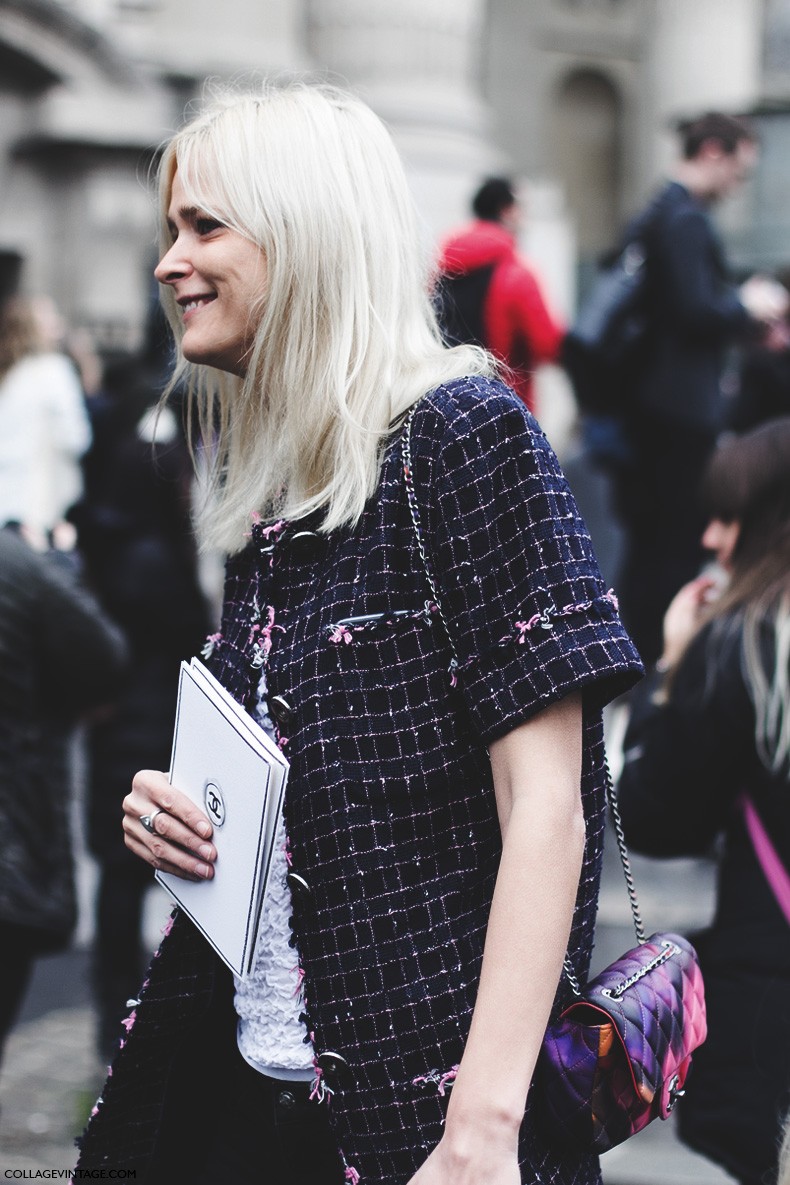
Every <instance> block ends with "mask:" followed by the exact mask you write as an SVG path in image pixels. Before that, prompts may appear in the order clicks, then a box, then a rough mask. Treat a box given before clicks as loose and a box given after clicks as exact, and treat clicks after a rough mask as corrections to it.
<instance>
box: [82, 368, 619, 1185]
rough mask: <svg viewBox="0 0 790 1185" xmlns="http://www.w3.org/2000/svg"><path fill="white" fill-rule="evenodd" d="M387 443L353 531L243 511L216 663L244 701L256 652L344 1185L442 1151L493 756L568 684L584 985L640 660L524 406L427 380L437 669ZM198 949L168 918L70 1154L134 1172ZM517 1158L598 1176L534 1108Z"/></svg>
mask: <svg viewBox="0 0 790 1185" xmlns="http://www.w3.org/2000/svg"><path fill="white" fill-rule="evenodd" d="M401 443H402V442H401V440H400V437H399V435H396V436H395V437H394V439H393V442H392V444H391V445H390V447H389V449H388V451H387V454H386V457H385V459H384V464H383V470H382V476H381V482H380V486H379V489H378V490H377V492H376V494H375V496H374V497H373V498H372V499H371V500H370V502H369V503H368V505H367V507H366V509H365V512H364V515H363V518H362V520H361V522H360V523H359V525H358V526H357V527H356V528H355V529H354V530H353V531H339V532H336V533H333V534H331V535H328V536H327V535H321V534H320V533H316V532H315V531H314V530H313V529H312V528H314V527H315V526H316V525H317V524H315V523H310V522H307V521H304V520H303V521H301V522H299V523H294V524H274V525H271V526H268V527H267V526H264V525H263V524H260V523H256V524H255V525H254V526H253V528H252V533H251V540H250V543H249V545H248V546H247V547H246V548H245V550H244V551H242V552H241V553H239V554H238V555H237V556H235V557H233V558H232V559H231V560H230V561H229V563H228V569H227V581H226V590H225V603H224V612H223V620H222V626H221V632H220V634H219V635H218V636H216V637H215V639H214V641H213V654H212V656H211V664H212V667H213V670H214V672H215V674H217V676H218V677H219V678H220V679H221V680H222V682H223V683H224V684H225V686H226V687H227V688H228V689H229V690H230V691H231V693H232V694H233V695H234V696H235V697H236V698H237V699H238V700H239V701H240V702H243V703H246V704H248V705H249V706H250V707H251V706H252V703H253V699H254V692H255V688H256V686H257V683H258V681H259V676H260V668H261V666H262V665H263V664H265V668H266V676H267V685H268V691H269V705H270V708H271V710H272V712H273V714H274V716H275V718H276V719H277V721H278V728H279V732H280V741H281V744H282V745H283V746H284V749H285V752H286V753H287V755H288V757H289V759H290V761H291V774H290V780H289V786H288V794H287V802H286V824H287V831H288V837H289V845H290V856H291V861H292V866H291V870H292V873H294V874H296V876H295V877H294V878H292V879H293V881H294V889H297V888H298V889H299V892H296V891H294V892H293V894H292V895H293V901H294V921H293V925H294V944H295V945H296V946H297V947H298V953H299V959H300V963H301V966H302V967H303V968H304V971H305V980H304V989H305V1016H306V1021H307V1028H308V1030H309V1032H310V1033H311V1034H312V1035H313V1044H314V1048H315V1051H316V1055H317V1062H318V1069H319V1070H320V1072H321V1078H322V1081H323V1082H324V1083H325V1084H326V1085H327V1086H329V1087H330V1088H331V1090H332V1091H333V1092H334V1093H333V1095H332V1098H331V1105H330V1117H331V1120H332V1123H333V1126H334V1129H335V1132H336V1135H337V1138H338V1145H339V1147H340V1149H341V1151H342V1155H343V1158H344V1162H345V1165H346V1175H347V1178H348V1180H350V1181H352V1182H356V1181H357V1180H359V1181H361V1182H370V1183H373V1182H376V1183H377V1185H405V1183H406V1182H407V1181H408V1180H409V1178H410V1177H411V1175H412V1174H413V1173H414V1172H415V1171H416V1169H417V1167H418V1166H419V1164H420V1163H421V1162H422V1161H423V1160H424V1158H425V1156H426V1155H427V1154H428V1152H429V1151H430V1149H431V1148H432V1147H433V1146H434V1145H435V1144H436V1143H437V1142H438V1140H439V1138H440V1137H441V1134H442V1124H443V1119H444V1113H445V1107H446V1102H447V1098H446V1092H447V1088H448V1086H449V1084H450V1083H451V1082H452V1078H453V1075H454V1069H455V1067H457V1064H458V1062H459V1061H460V1058H461V1055H462V1052H463V1047H464V1041H465V1038H466V1035H467V1031H468V1027H469V1022H470V1018H471V1012H472V1008H473V1005H474V1001H475V994H476V990H477V984H478V979H479V972H480V963H481V958H482V950H483V941H484V937H485V928H486V921H487V916H488V910H489V906H490V902H491V896H492V891H493V886H494V880H495V877H496V872H497V865H498V860H499V855H500V834H499V827H498V823H497V814H496V805H495V800H494V793H493V786H492V778H491V770H490V764H489V761H488V755H487V746H488V745H489V744H490V742H491V741H493V740H494V739H495V738H497V737H499V736H502V735H503V734H505V733H506V732H508V731H509V730H511V729H513V728H515V727H516V726H517V725H519V724H521V723H522V722H524V721H526V720H528V719H529V718H530V717H531V716H533V715H534V714H535V713H536V712H539V711H540V710H541V709H543V708H545V707H546V706H547V705H549V704H551V703H552V702H554V701H556V700H558V699H559V698H561V697H563V696H565V695H567V694H568V693H569V692H571V691H573V690H574V689H578V688H582V689H583V691H584V758H583V799H584V809H585V815H586V820H587V843H586V852H585V859H584V867H583V872H582V877H581V881H580V885H579V891H578V900H577V906H576V913H575V918H574V923H573V931H572V937H571V944H570V953H571V957H572V960H573V963H574V966H575V969H576V971H577V973H578V974H579V975H580V976H582V977H583V976H584V975H585V974H586V972H587V968H588V963H589V957H590V952H591V948H592V939H593V927H594V920H595V911H596V900H597V894H598V885H599V877H600V865H601V855H602V843H603V825H604V752H603V739H602V727H601V708H602V706H603V704H604V703H606V702H607V701H608V700H609V699H610V698H612V697H614V696H616V695H618V694H619V693H621V692H622V691H624V690H626V689H627V688H628V687H629V686H631V684H632V683H633V682H634V681H635V680H636V678H637V677H638V675H639V673H640V671H641V666H640V662H639V658H638V656H637V654H636V652H635V650H634V648H633V646H632V645H631V643H630V641H629V639H628V637H627V636H626V634H625V633H624V631H623V628H622V625H621V624H620V621H619V618H618V616H617V609H616V603H615V601H614V597H613V596H612V594H611V593H609V592H608V591H607V589H606V587H605V585H604V584H603V583H602V580H601V576H600V573H599V571H598V567H597V564H596V561H595V559H594V556H593V552H592V547H591V544H590V540H589V537H588V535H587V531H586V529H585V527H584V524H583V523H582V521H581V519H580V517H579V514H578V511H577V509H576V506H575V503H574V500H573V497H572V495H571V493H570V491H569V489H568V486H567V484H566V482H565V479H564V477H563V476H562V474H561V472H560V470H559V467H558V465H557V461H556V458H555V456H554V454H553V452H552V450H551V448H550V446H549V445H548V443H547V441H546V439H545V437H544V436H543V434H542V433H541V432H540V430H539V428H538V427H537V425H536V424H535V421H534V420H533V419H532V418H531V417H530V415H529V413H528V412H527V411H526V409H525V408H524V405H523V404H522V403H521V401H520V400H519V399H517V398H516V397H515V396H514V395H513V394H512V392H510V391H509V390H508V389H507V388H506V387H504V386H503V385H502V384H500V383H498V382H494V381H491V380H487V379H483V378H472V379H465V380H458V381H455V382H452V383H448V384H447V385H445V386H443V387H440V388H438V389H437V390H435V391H432V392H431V393H429V394H428V395H427V396H425V397H424V399H423V400H422V401H421V402H420V404H419V407H418V409H417V411H416V413H415V415H414V419H413V426H412V457H413V480H414V487H415V490H416V493H417V499H418V503H419V507H420V516H421V521H422V529H423V534H424V538H425V540H426V541H427V542H428V546H429V550H430V562H431V564H432V567H433V569H434V571H435V574H436V577H437V580H438V584H439V586H440V589H441V592H440V597H441V600H442V608H443V611H444V615H445V618H446V619H447V622H448V623H449V628H450V632H451V634H452V636H453V644H454V649H455V651H456V653H457V656H458V660H459V663H458V668H457V670H456V669H452V670H451V667H452V666H453V663H452V649H451V646H450V644H449V641H448V638H447V635H446V633H445V630H444V627H443V624H442V621H441V619H440V616H439V614H438V613H437V611H436V608H435V605H434V604H433V603H432V597H431V591H430V588H429V586H428V583H427V580H426V576H425V570H424V567H423V564H422V562H421V560H420V557H419V553H418V549H417V546H416V539H415V534H414V529H413V525H412V522H411V519H410V516H409V509H408V502H407V498H406V489H405V483H404V478H403V462H402V452H401ZM360 618H361V619H363V620H361V621H360V620H352V619H360ZM297 878H298V879H297ZM215 964H216V959H215V956H214V955H213V953H212V952H211V951H209V950H208V948H207V947H206V946H205V944H204V943H203V940H202V939H200V938H199V936H198V935H197V932H196V931H195V930H194V929H193V928H192V926H191V925H190V924H189V923H188V922H187V921H186V920H185V919H184V918H181V917H177V918H176V924H175V925H174V926H173V928H172V931H171V933H170V935H169V936H168V937H167V938H166V939H165V941H164V943H163V944H162V947H161V948H160V951H159V952H158V953H157V956H156V957H155V958H154V961H153V964H152V968H151V971H150V973H149V980H148V982H147V984H146V986H145V990H144V991H143V992H142V993H141V1002H140V1003H139V1005H138V1006H137V1008H136V1015H135V1021H134V1025H133V1028H132V1029H131V1031H130V1033H129V1037H128V1041H127V1043H126V1046H125V1048H124V1049H123V1050H122V1051H121V1053H120V1055H119V1057H118V1059H117V1061H116V1064H115V1066H114V1073H113V1076H112V1077H111V1079H109V1080H108V1083H107V1086H106V1088H105V1092H104V1095H103V1099H102V1101H101V1102H100V1103H99V1104H98V1105H97V1110H96V1113H95V1115H94V1118H93V1120H92V1122H91V1124H90V1125H89V1127H88V1129H87V1133H86V1135H85V1136H84V1137H83V1154H82V1159H81V1161H80V1167H94V1166H98V1165H108V1164H112V1165H114V1166H116V1167H117V1166H118V1165H123V1166H124V1167H128V1166H129V1165H130V1164H135V1165H140V1166H142V1167H144V1166H145V1162H146V1159H147V1157H148V1156H149V1155H150V1152H151V1149H152V1147H153V1138H154V1136H153V1133H152V1126H155V1123H156V1117H157V1114H158V1110H157V1104H156V1099H157V1098H159V1097H161V1091H162V1083H163V1082H164V1078H165V1075H166V1073H167V1065H168V1064H169V1060H172V1058H173V1056H174V1052H175V1050H176V1049H177V1047H178V1043H179V1041H180V1040H183V1039H184V1033H185V1032H188V1031H189V1026H190V1025H191V1026H193V1028H194V1030H195V1031H197V1030H198V1028H199V1025H200V1021H201V1018H202V1017H203V1016H204V1014H205V1012H206V1009H207V1007H208V1000H209V999H210V996H211V990H212V989H211V982H212V975H213V974H214V972H215V971H216V966H215ZM566 992H567V988H566V987H565V986H564V985H563V984H561V985H560V987H559V989H558V1001H557V1002H558V1005H559V1004H560V1003H561V1002H562V1000H563V998H564V996H565V994H566ZM521 1160H522V1164H523V1166H524V1173H525V1178H524V1179H525V1180H526V1179H528V1180H530V1181H535V1180H539V1181H546V1182H548V1181H552V1182H557V1183H563V1185H565V1183H567V1185H571V1183H578V1185H593V1183H594V1182H597V1181H599V1173H598V1166H597V1161H596V1159H595V1158H592V1157H588V1156H586V1155H579V1154H577V1153H572V1152H568V1151H565V1150H563V1149H557V1148H552V1147H550V1146H549V1145H547V1144H546V1142H545V1141H544V1139H543V1137H542V1135H541V1132H540V1131H539V1130H537V1128H536V1126H535V1125H534V1124H533V1123H532V1120H531V1115H530V1109H529V1107H528V1108H527V1114H526V1116H525V1121H524V1124H523V1128H522V1138H521ZM142 1179H144V1174H143V1178H142Z"/></svg>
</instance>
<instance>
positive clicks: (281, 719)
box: [267, 695, 294, 724]
mask: <svg viewBox="0 0 790 1185" xmlns="http://www.w3.org/2000/svg"><path fill="white" fill-rule="evenodd" d="M267 703H268V705H269V711H270V712H271V714H272V716H273V717H274V719H275V720H276V721H277V723H278V724H290V723H291V720H292V719H293V714H294V710H293V707H292V706H291V704H289V702H288V700H287V699H286V698H285V696H284V695H270V696H269V697H268V699H267Z"/></svg>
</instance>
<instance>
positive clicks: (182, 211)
mask: <svg viewBox="0 0 790 1185" xmlns="http://www.w3.org/2000/svg"><path fill="white" fill-rule="evenodd" d="M176 216H177V217H178V218H180V220H181V221H182V222H186V223H190V222H194V221H195V219H196V218H198V217H199V216H200V211H199V210H198V208H197V206H179V208H178V210H177V211H176ZM167 227H168V230H171V231H173V232H175V231H176V230H177V229H178V227H177V225H176V222H175V219H174V218H173V217H171V216H168V218H167Z"/></svg>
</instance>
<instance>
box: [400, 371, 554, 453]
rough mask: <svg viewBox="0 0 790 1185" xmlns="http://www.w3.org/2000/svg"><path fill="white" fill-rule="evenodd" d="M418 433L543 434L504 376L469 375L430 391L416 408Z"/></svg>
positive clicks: (415, 423)
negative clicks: (504, 379) (506, 382)
mask: <svg viewBox="0 0 790 1185" xmlns="http://www.w3.org/2000/svg"><path fill="white" fill-rule="evenodd" d="M414 433H415V435H416V436H418V437H419V436H420V435H425V436H435V435H437V434H438V435H439V436H440V437H447V436H450V437H452V438H455V439H461V438H463V437H466V436H469V435H474V436H478V437H479V436H480V435H481V434H482V435H483V436H488V437H489V439H493V438H495V437H496V436H499V435H503V436H504V437H506V438H508V439H510V438H512V437H513V436H542V433H541V432H540V428H539V427H538V424H537V421H536V420H535V419H534V417H533V416H532V415H531V414H530V412H529V411H528V410H527V408H526V406H525V404H524V403H523V401H522V400H521V399H520V398H519V397H518V395H516V393H515V392H514V391H513V390H511V388H510V387H508V386H507V385H506V384H505V383H503V382H502V381H501V380H500V379H496V378H490V377H488V376H486V375H466V376H464V377H463V378H457V379H450V380H448V381H447V382H445V383H441V384H440V385H439V386H437V387H434V388H433V389H432V390H431V391H428V392H427V394H425V395H424V396H423V397H422V399H421V400H420V401H419V403H418V404H416V406H415V409H414Z"/></svg>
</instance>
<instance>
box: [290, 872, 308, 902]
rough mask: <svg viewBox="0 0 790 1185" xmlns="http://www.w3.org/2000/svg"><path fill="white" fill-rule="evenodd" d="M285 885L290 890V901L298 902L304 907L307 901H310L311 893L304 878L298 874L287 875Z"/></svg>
mask: <svg viewBox="0 0 790 1185" xmlns="http://www.w3.org/2000/svg"><path fill="white" fill-rule="evenodd" d="M285 883H286V884H287V885H288V888H289V889H290V890H291V898H292V900H294V901H298V902H300V903H301V904H304V905H306V904H307V903H308V901H311V900H312V897H313V891H312V889H311V888H310V886H309V885H308V883H307V881H306V880H305V879H304V877H303V876H300V875H299V873H298V872H289V873H287V875H286V877H285Z"/></svg>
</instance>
